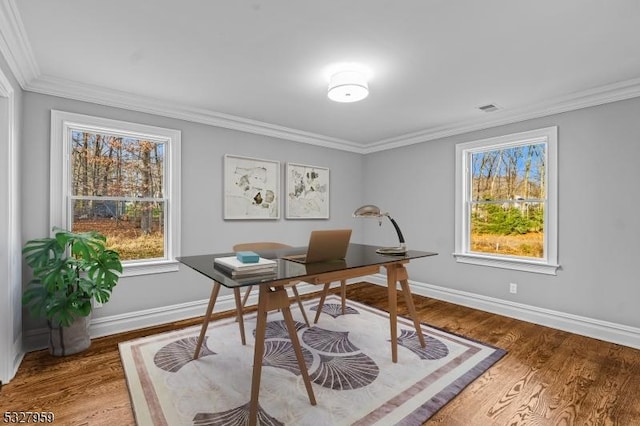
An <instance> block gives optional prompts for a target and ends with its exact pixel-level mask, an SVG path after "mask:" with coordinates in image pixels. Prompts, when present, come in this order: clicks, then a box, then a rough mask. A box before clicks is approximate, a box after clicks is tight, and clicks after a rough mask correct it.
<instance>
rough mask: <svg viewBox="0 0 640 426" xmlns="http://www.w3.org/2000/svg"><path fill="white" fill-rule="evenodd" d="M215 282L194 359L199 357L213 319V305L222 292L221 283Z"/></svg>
mask: <svg viewBox="0 0 640 426" xmlns="http://www.w3.org/2000/svg"><path fill="white" fill-rule="evenodd" d="M213 283H214V284H213V289H212V290H211V297H209V305H207V312H206V313H205V314H204V320H203V321H202V327H201V328H200V336H199V337H198V343H197V344H196V350H195V352H194V353H193V359H198V356H199V355H200V349H201V348H202V342H203V341H204V335H205V333H206V332H207V327H208V326H209V321H210V320H211V313H212V312H213V307H214V305H215V304H216V299H217V298H218V293H219V292H220V283H219V282H217V281H214V282H213Z"/></svg>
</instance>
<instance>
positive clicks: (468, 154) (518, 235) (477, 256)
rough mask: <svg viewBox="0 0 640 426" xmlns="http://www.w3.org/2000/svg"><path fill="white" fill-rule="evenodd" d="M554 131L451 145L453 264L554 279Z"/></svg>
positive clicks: (555, 144)
mask: <svg viewBox="0 0 640 426" xmlns="http://www.w3.org/2000/svg"><path fill="white" fill-rule="evenodd" d="M557 135H558V129H557V127H548V128H544V129H538V130H532V131H529V132H523V133H517V134H512V135H506V136H500V137H495V138H490V139H483V140H479V141H474V142H468V143H462V144H458V145H456V205H455V208H456V229H455V238H456V247H455V253H454V256H455V258H456V260H457V261H458V262H462V263H471V264H475V265H485V266H495V267H501V268H507V269H517V270H523V271H529V272H538V273H543V274H552V275H555V274H556V270H557V268H558V264H557V263H558V262H557V256H558V250H557V231H558V229H557V216H558V215H557V211H558V210H557V209H558V207H557V152H558V149H557V145H558V136H557Z"/></svg>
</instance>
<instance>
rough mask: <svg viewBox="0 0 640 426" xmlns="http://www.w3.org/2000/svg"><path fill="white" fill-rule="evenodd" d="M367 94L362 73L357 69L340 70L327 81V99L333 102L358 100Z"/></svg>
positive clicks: (365, 81) (367, 86) (367, 90)
mask: <svg viewBox="0 0 640 426" xmlns="http://www.w3.org/2000/svg"><path fill="white" fill-rule="evenodd" d="M368 95H369V85H368V84H367V79H366V78H365V76H364V74H363V73H361V72H358V71H340V72H337V73H335V74H333V75H332V76H331V79H330V81H329V93H328V96H329V99H331V100H332V101H335V102H358V101H361V100H363V99H364V98H366V97H367V96H368Z"/></svg>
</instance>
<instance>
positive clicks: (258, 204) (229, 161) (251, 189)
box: [224, 155, 280, 219]
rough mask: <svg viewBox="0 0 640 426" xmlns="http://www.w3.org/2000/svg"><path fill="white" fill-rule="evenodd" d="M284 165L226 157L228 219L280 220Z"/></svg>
mask: <svg viewBox="0 0 640 426" xmlns="http://www.w3.org/2000/svg"><path fill="white" fill-rule="evenodd" d="M279 205H280V162H279V161H271V160H261V159H258V158H249V157H240V156H236V155H225V156H224V218H225V219H279V218H280V207H279Z"/></svg>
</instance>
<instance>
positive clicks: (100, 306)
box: [93, 299, 102, 309]
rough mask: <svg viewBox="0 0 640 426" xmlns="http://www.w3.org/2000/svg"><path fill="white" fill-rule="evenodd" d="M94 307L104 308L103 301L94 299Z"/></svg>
mask: <svg viewBox="0 0 640 426" xmlns="http://www.w3.org/2000/svg"><path fill="white" fill-rule="evenodd" d="M93 308H94V309H98V308H102V303H100V302H98V301H97V300H96V299H93Z"/></svg>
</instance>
